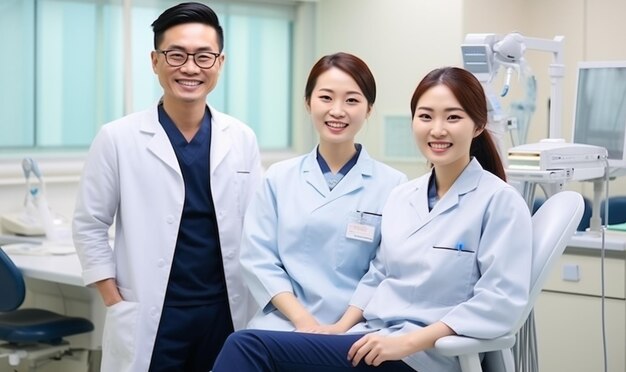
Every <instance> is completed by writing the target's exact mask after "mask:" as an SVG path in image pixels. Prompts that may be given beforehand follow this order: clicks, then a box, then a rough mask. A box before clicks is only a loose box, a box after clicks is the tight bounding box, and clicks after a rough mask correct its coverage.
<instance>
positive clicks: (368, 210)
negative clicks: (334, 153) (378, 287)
mask: <svg viewBox="0 0 626 372" xmlns="http://www.w3.org/2000/svg"><path fill="white" fill-rule="evenodd" d="M406 181H407V178H406V176H405V175H404V174H403V173H401V172H399V171H397V170H395V169H393V168H391V167H389V166H387V165H385V164H383V163H380V162H378V161H375V160H374V159H372V158H370V157H369V155H368V154H367V151H365V149H361V153H360V154H359V158H358V159H357V162H356V163H355V165H354V167H353V168H352V169H351V170H350V171H349V172H348V173H347V174H346V175H345V176H344V178H343V179H342V180H341V182H339V183H338V184H337V186H335V187H334V188H333V190H332V191H331V190H330V189H329V187H328V183H327V182H326V179H325V178H324V175H323V173H322V171H321V169H320V166H319V164H318V162H317V148H316V149H313V151H311V152H310V153H309V154H307V155H303V156H300V157H297V158H294V159H289V160H286V161H283V162H280V163H276V164H273V165H272V166H271V167H270V168H269V169H268V170H267V173H266V176H265V179H264V182H263V186H262V187H260V188H259V190H258V192H257V194H256V196H255V197H254V199H253V201H252V202H251V203H250V208H249V209H248V211H247V213H246V218H245V223H244V233H243V238H242V242H241V265H242V268H243V273H244V278H245V279H246V282H247V284H248V285H249V286H250V289H251V291H252V293H253V294H254V296H255V299H256V300H257V303H259V304H260V307H261V309H260V310H259V312H258V313H257V314H256V315H255V317H254V318H253V319H252V321H251V322H250V324H249V325H248V327H249V328H260V329H273V330H293V329H294V326H293V324H292V323H291V322H290V321H289V320H288V319H287V318H286V317H285V316H284V315H283V314H282V313H280V312H279V311H278V310H276V308H275V307H274V306H273V305H272V304H271V302H270V300H271V299H272V297H274V296H275V295H277V294H278V293H281V292H291V293H293V294H294V295H295V296H296V297H297V298H298V300H299V301H300V303H301V304H302V305H304V307H305V308H306V309H307V310H308V311H309V312H310V313H311V314H312V315H313V316H314V317H315V318H316V319H317V320H318V321H319V322H320V323H322V324H332V323H334V322H336V321H338V320H339V318H340V317H341V315H342V314H343V312H344V311H345V309H346V307H347V306H348V301H349V299H350V297H351V296H352V294H353V292H354V289H355V288H356V285H357V284H358V282H359V280H360V279H361V277H362V276H363V275H364V274H365V273H366V272H367V269H368V267H369V263H370V261H371V260H372V258H373V257H374V255H375V253H376V250H377V249H378V246H379V244H380V214H381V213H382V208H383V205H384V204H385V200H386V199H387V196H388V195H389V193H390V192H391V190H392V189H393V188H394V187H396V186H398V185H399V184H401V183H403V182H406ZM351 223H355V224H360V225H363V226H368V227H369V228H370V229H371V239H367V238H366V239H365V241H362V240H356V239H351V238H348V237H347V236H346V235H347V234H346V233H347V228H348V225H349V224H351ZM367 240H369V241H367Z"/></svg>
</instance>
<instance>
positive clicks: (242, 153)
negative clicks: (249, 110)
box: [73, 3, 260, 372]
mask: <svg viewBox="0 0 626 372" xmlns="http://www.w3.org/2000/svg"><path fill="white" fill-rule="evenodd" d="M152 27H153V31H154V51H152V53H151V61H152V69H153V71H154V72H155V74H156V75H157V76H158V79H159V82H160V84H161V86H162V87H163V96H162V98H161V100H160V101H159V102H158V104H155V105H154V106H153V107H151V108H149V109H148V110H146V111H142V112H138V113H134V114H131V115H128V116H126V117H124V118H121V119H119V120H116V121H114V122H111V123H109V124H106V125H104V126H103V127H102V129H101V131H100V133H99V134H98V136H97V137H96V139H95V140H94V142H93V144H92V146H91V149H90V151H89V155H88V157H87V160H86V163H85V169H84V173H83V177H82V180H81V186H80V189H79V195H78V199H77V203H76V212H75V216H74V226H73V231H74V242H75V245H76V248H77V251H78V253H79V257H80V259H81V263H82V265H83V276H84V279H85V283H86V284H90V285H91V284H94V285H95V286H96V287H97V288H98V290H99V292H100V294H101V296H102V299H103V300H104V303H105V305H106V306H107V316H106V322H105V331H104V336H103V342H102V345H103V361H102V371H105V372H109V371H111V372H113V371H114V372H118V371H133V372H144V371H208V370H210V369H211V367H212V365H213V361H214V359H215V357H216V355H217V353H218V352H219V350H220V348H221V346H222V343H223V342H224V340H225V339H226V337H227V336H228V335H229V334H230V333H231V332H232V331H233V329H239V328H242V327H244V326H245V324H246V323H247V321H248V320H249V319H250V317H251V315H252V314H253V313H254V312H255V311H256V305H254V301H253V300H252V298H251V297H250V294H249V291H248V290H247V288H246V287H245V286H244V284H243V280H242V278H241V276H240V272H239V263H238V257H239V244H240V239H241V229H242V223H243V215H244V212H245V209H246V207H247V205H248V202H249V200H250V197H251V195H252V193H253V191H254V190H255V188H256V186H257V184H258V182H259V177H260V161H259V150H258V146H257V142H256V138H255V136H254V134H253V133H252V131H251V130H250V129H249V128H248V127H247V126H246V125H245V124H243V123H242V122H240V121H238V120H237V119H235V118H233V117H230V116H228V115H225V114H223V113H220V112H218V111H217V110H215V109H214V108H212V107H211V106H208V105H207V103H206V100H207V96H208V95H209V93H210V92H211V91H212V90H213V88H215V85H216V84H217V81H218V78H219V75H220V72H221V70H222V67H223V65H224V54H223V53H222V50H223V46H224V36H223V31H222V27H221V26H220V24H219V20H218V17H217V15H216V14H215V13H214V12H213V10H211V9H210V8H209V7H207V6H206V5H203V4H200V3H183V4H179V5H176V6H174V7H172V8H170V9H167V10H166V11H165V12H163V14H161V15H160V16H159V18H157V20H155V21H154V23H153V24H152ZM114 221H115V222H116V223H115V230H116V233H115V244H114V245H115V249H114V250H113V249H112V248H111V246H110V244H109V236H108V234H107V231H108V230H109V227H110V226H111V225H112V224H113V222H114Z"/></svg>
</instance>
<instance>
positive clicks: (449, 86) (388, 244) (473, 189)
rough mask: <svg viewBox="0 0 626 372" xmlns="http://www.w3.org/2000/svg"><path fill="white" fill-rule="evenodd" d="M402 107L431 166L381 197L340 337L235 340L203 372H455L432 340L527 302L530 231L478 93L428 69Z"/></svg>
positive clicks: (495, 327) (260, 334) (493, 323)
mask: <svg viewBox="0 0 626 372" xmlns="http://www.w3.org/2000/svg"><path fill="white" fill-rule="evenodd" d="M411 111H412V114H413V133H414V136H415V139H416V141H417V144H418V146H419V148H420V150H421V152H422V153H423V154H424V156H425V157H426V158H427V159H428V160H429V161H430V163H431V164H432V165H433V168H432V171H431V172H429V173H428V174H426V175H424V176H422V177H419V178H417V179H415V180H413V181H410V182H408V183H406V184H403V185H401V186H399V187H397V188H396V189H395V190H394V191H393V192H392V194H391V196H389V199H388V201H387V204H386V205H385V208H384V209H383V218H382V243H381V248H380V251H379V252H378V254H377V255H376V258H375V259H374V261H373V262H372V265H371V267H370V269H369V271H368V273H367V274H366V275H365V276H364V277H363V279H362V280H361V282H360V283H359V286H358V288H357V290H356V292H355V294H354V296H353V297H352V300H351V301H350V304H351V306H350V307H349V308H348V310H347V311H346V313H345V314H344V316H343V318H342V320H341V324H342V325H343V327H344V329H346V330H347V329H348V328H350V327H351V330H350V332H349V334H344V335H327V334H304V333H293V332H292V333H288V332H269V331H254V330H245V331H240V332H236V333H234V334H232V335H231V336H229V338H228V340H227V341H226V343H225V345H224V348H223V349H222V352H221V353H220V355H219V356H218V359H217V361H216V364H215V366H214V369H213V371H214V372H223V371H230V370H236V371H239V372H249V371H264V372H265V371H276V370H284V368H291V369H292V370H298V371H300V370H302V371H305V370H315V371H322V372H323V371H333V372H337V371H343V370H345V371H346V372H348V371H350V372H353V371H370V370H380V371H395V372H405V371H406V372H409V371H415V370H417V371H419V372H440V371H446V372H455V371H460V366H459V362H458V360H457V359H456V358H449V357H444V356H442V355H439V354H438V353H436V352H434V351H432V349H431V348H432V347H433V345H434V343H435V341H436V340H437V339H439V338H441V337H444V336H447V335H451V334H459V335H465V336H469V337H477V338H487V339H488V338H494V337H498V336H501V335H504V334H507V333H508V332H510V331H511V330H512V327H513V326H514V324H515V323H516V322H517V320H518V319H519V317H520V316H521V314H522V312H523V309H524V307H525V305H526V302H527V300H528V294H529V286H530V270H531V265H530V264H531V254H532V249H531V248H532V247H531V241H532V239H531V236H532V228H531V222H530V213H529V211H528V208H527V207H526V204H525V203H524V200H523V199H522V197H521V195H519V193H518V192H517V191H516V190H515V189H514V188H513V187H511V186H509V185H508V184H506V182H504V179H505V174H504V170H503V167H502V164H501V163H500V159H499V157H498V152H497V150H496V147H495V146H494V143H493V141H492V140H491V138H490V136H489V134H488V132H487V131H485V130H484V128H485V125H486V123H487V105H486V102H485V96H484V93H483V89H482V87H481V85H480V83H479V82H478V80H477V79H476V78H475V77H474V76H473V75H472V74H471V73H469V72H467V71H465V70H463V69H459V68H443V69H438V70H434V71H432V72H431V73H429V74H428V75H427V76H426V77H425V78H424V79H423V80H422V81H421V82H420V84H419V85H418V87H417V89H416V90H415V93H414V94H413V98H412V100H411ZM363 333H366V334H365V335H363Z"/></svg>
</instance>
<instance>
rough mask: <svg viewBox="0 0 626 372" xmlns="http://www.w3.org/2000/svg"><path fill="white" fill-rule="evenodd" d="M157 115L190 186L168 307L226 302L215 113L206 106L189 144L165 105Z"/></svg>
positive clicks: (187, 185)
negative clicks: (216, 195) (214, 160)
mask: <svg viewBox="0 0 626 372" xmlns="http://www.w3.org/2000/svg"><path fill="white" fill-rule="evenodd" d="M158 113H159V122H160V123H161V125H162V126H163V129H164V130H165V132H166V133H167V136H168V137H169V139H170V142H171V143H172V147H173V148H174V152H175V153H176V158H177V159H178V164H179V165H180V170H181V172H182V174H183V180H184V182H185V203H184V206H183V214H182V218H181V222H180V227H179V231H178V239H177V242H176V250H175V252H174V257H173V261H172V269H171V271H170V278H169V282H168V286H167V292H166V295H165V304H166V305H169V306H197V305H204V304H210V303H216V302H221V301H227V293H226V283H225V279H224V268H223V265H222V254H221V250H220V242H219V235H218V230H217V220H216V217H215V206H214V204H213V197H212V195H211V187H210V185H211V183H210V167H209V159H210V158H209V154H210V147H211V112H210V111H209V109H208V107H207V108H206V112H205V114H204V118H203V119H202V123H201V125H200V128H199V130H198V132H197V133H196V135H195V136H194V137H193V138H192V139H191V141H190V142H187V140H186V139H185V137H184V136H183V134H182V133H181V132H180V130H178V128H177V127H176V125H175V124H174V122H173V121H172V119H171V118H170V117H169V116H168V115H167V113H166V112H165V110H164V109H163V105H159V108H158ZM157 182H158V180H157ZM154 202H155V203H158V202H159V201H158V200H155V201H154ZM146 249H150V247H146Z"/></svg>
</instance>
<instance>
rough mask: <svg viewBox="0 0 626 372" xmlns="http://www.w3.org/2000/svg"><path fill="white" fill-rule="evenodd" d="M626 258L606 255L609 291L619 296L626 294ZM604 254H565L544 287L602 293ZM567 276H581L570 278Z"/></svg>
mask: <svg viewBox="0 0 626 372" xmlns="http://www.w3.org/2000/svg"><path fill="white" fill-rule="evenodd" d="M625 268H626V261H625V260H624V259H620V258H605V261H604V286H605V295H606V296H607V297H613V298H618V299H624V298H626V274H625V272H626V269H625ZM600 273H601V270H600V257H596V256H584V255H575V254H567V253H565V254H563V256H561V257H560V258H559V261H558V263H557V265H556V266H555V268H554V269H553V271H552V272H551V273H550V275H549V277H548V280H547V282H546V285H545V286H544V288H543V289H544V290H551V291H559V292H566V293H573V294H584V295H592V296H600V295H601V284H600V283H601V282H600V275H601V274H600ZM564 276H569V277H570V278H578V281H572V280H566V279H564Z"/></svg>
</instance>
